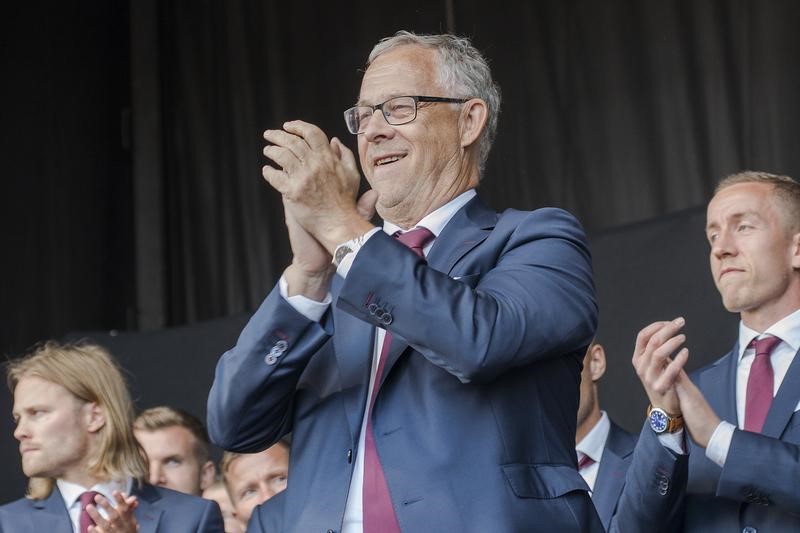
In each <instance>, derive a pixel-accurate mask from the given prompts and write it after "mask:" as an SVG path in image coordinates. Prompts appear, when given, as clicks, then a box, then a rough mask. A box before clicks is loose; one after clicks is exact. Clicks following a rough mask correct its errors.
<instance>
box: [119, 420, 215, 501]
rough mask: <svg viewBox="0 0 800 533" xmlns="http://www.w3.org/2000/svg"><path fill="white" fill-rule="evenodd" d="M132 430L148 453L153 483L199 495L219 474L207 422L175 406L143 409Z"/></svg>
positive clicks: (151, 481)
mask: <svg viewBox="0 0 800 533" xmlns="http://www.w3.org/2000/svg"><path fill="white" fill-rule="evenodd" d="M133 434H134V435H135V436H136V440H138V441H139V444H141V445H142V448H144V451H145V452H146V453H147V459H148V461H149V463H150V470H149V471H150V483H151V484H152V485H157V486H159V487H167V488H170V489H172V490H177V491H178V492H183V493H186V494H191V495H193V496H200V495H201V494H202V492H203V490H204V489H205V488H206V487H208V486H209V485H211V483H213V481H214V477H215V475H216V468H215V467H214V463H213V462H212V461H211V460H210V459H209V457H210V451H211V450H210V443H209V442H208V433H207V432H206V428H205V426H203V423H202V422H200V420H198V419H197V418H195V417H194V416H192V415H191V414H189V413H187V412H186V411H182V410H180V409H176V408H174V407H168V406H159V407H152V408H150V409H147V410H145V411H143V412H142V413H141V414H140V415H139V416H138V417H136V420H135V421H134V423H133Z"/></svg>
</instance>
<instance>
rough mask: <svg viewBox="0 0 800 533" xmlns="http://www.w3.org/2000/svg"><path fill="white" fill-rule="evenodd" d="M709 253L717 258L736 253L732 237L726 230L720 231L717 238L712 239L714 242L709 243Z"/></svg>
mask: <svg viewBox="0 0 800 533" xmlns="http://www.w3.org/2000/svg"><path fill="white" fill-rule="evenodd" d="M711 253H712V255H714V257H716V258H717V259H722V258H723V257H726V256H729V255H734V254H735V253H736V246H735V243H734V241H733V238H732V237H731V236H730V234H729V233H728V232H727V231H720V232H719V234H718V235H717V238H716V239H714V244H712V245H711Z"/></svg>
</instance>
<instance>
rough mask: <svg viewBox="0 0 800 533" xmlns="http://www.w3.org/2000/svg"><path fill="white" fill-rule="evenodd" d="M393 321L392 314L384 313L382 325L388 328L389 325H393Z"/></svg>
mask: <svg viewBox="0 0 800 533" xmlns="http://www.w3.org/2000/svg"><path fill="white" fill-rule="evenodd" d="M392 320H393V317H392V314H391V313H384V314H383V316H382V317H381V324H383V325H384V326H388V325H389V324H391V323H392Z"/></svg>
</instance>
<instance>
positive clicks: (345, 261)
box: [333, 227, 381, 278]
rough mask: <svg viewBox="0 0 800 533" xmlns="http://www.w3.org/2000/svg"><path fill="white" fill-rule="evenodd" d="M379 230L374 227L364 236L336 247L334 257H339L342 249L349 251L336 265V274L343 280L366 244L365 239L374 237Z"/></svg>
mask: <svg viewBox="0 0 800 533" xmlns="http://www.w3.org/2000/svg"><path fill="white" fill-rule="evenodd" d="M380 230H381V228H378V227H375V228H372V229H371V230H369V231H368V232H366V233H365V234H364V235H359V236H358V237H356V238H355V239H350V240H349V241H347V242H343V243H342V244H340V245H339V246H337V247H336V250H334V252H333V256H334V257H339V255H340V254H339V250H340V249H342V248H346V249H347V250H349V251H348V252H347V255H345V256H344V257H342V259H341V260H340V261H339V264H338V265H336V273H337V274H339V275H340V276H342V277H343V278H346V277H347V273H348V272H350V267H351V266H352V264H353V261H354V260H355V258H356V254H358V251H359V250H360V249H361V247H362V246H364V243H365V242H367V239H369V238H370V237H372V236H373V235H375V234H376V233H378V232H379V231H380Z"/></svg>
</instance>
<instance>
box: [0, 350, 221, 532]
mask: <svg viewBox="0 0 800 533" xmlns="http://www.w3.org/2000/svg"><path fill="white" fill-rule="evenodd" d="M7 376H8V385H9V387H10V389H11V392H12V394H13V397H14V407H13V417H14V421H15V424H16V428H15V430H14V437H15V438H16V439H17V440H18V441H19V443H20V454H21V456H22V470H23V471H24V472H25V475H26V476H28V478H29V484H28V494H27V495H26V497H25V498H22V499H19V500H17V501H15V502H12V503H10V504H7V505H4V506H2V507H0V530H2V531H13V532H14V533H41V532H47V531H59V532H61V531H73V532H74V533H110V532H115V533H129V532H135V531H149V532H153V533H190V532H191V533H194V532H208V533H211V532H214V533H216V532H219V531H222V516H221V514H220V511H219V507H218V506H217V504H216V503H214V502H210V501H207V500H203V499H201V498H195V497H192V496H187V495H185V494H180V493H177V492H174V491H172V490H168V489H164V488H161V487H154V486H152V485H150V484H149V483H147V482H146V481H145V480H146V478H147V462H146V460H145V455H144V452H143V451H142V449H141V447H140V446H139V445H138V443H137V442H136V439H135V438H134V436H133V431H132V429H131V426H132V421H133V406H132V403H131V399H130V395H129V393H128V389H127V387H126V385H125V381H124V379H123V377H122V374H121V372H120V370H119V368H118V367H117V365H116V363H115V362H114V360H113V359H112V357H111V355H110V354H109V353H108V352H107V351H106V350H105V349H104V348H102V347H100V346H97V345H93V344H73V345H64V344H58V343H56V342H47V343H44V344H42V345H40V346H39V347H38V348H36V349H35V350H34V351H33V352H32V353H30V354H28V355H27V356H25V357H23V358H21V359H17V360H14V361H12V362H11V363H10V364H9V365H8V368H7Z"/></svg>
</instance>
